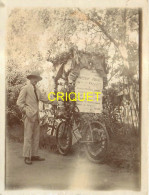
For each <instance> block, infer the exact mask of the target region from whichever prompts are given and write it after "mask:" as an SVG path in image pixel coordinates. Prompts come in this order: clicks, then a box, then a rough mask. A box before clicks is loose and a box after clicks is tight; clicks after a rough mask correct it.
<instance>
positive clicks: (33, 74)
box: [27, 71, 42, 81]
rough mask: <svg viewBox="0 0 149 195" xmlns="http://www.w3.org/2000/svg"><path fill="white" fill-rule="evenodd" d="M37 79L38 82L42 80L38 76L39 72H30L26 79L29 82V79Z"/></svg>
mask: <svg viewBox="0 0 149 195" xmlns="http://www.w3.org/2000/svg"><path fill="white" fill-rule="evenodd" d="M35 77H36V78H38V80H39V81H41V80H42V77H41V76H40V74H39V72H37V71H34V72H32V73H31V74H29V75H28V76H27V78H28V79H29V80H30V79H31V78H35Z"/></svg>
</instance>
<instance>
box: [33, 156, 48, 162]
mask: <svg viewBox="0 0 149 195" xmlns="http://www.w3.org/2000/svg"><path fill="white" fill-rule="evenodd" d="M31 160H32V161H44V160H45V159H44V158H41V157H40V156H32V157H31Z"/></svg>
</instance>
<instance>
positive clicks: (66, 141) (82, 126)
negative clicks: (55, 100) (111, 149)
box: [56, 105, 109, 163]
mask: <svg viewBox="0 0 149 195" xmlns="http://www.w3.org/2000/svg"><path fill="white" fill-rule="evenodd" d="M66 113H67V114H66V115H63V116H59V118H61V119H63V121H62V122H60V123H59V125H58V127H57V129H56V141H57V148H58V151H59V153H60V154H62V155H67V154H68V153H69V152H70V150H71V147H72V136H74V137H75V138H76V139H77V141H78V142H79V143H81V144H83V145H84V146H85V153H86V155H87V157H88V159H89V160H91V161H92V162H95V163H100V162H102V161H103V160H104V159H105V157H106V154H107V150H108V146H109V135H108V132H107V130H106V128H105V126H104V125H103V124H102V123H100V122H98V121H91V122H89V121H87V120H84V119H83V118H82V117H81V113H80V112H79V109H78V107H77V106H76V105H75V106H74V107H73V108H71V109H70V108H69V107H68V109H67V110H66ZM78 133H79V136H78Z"/></svg>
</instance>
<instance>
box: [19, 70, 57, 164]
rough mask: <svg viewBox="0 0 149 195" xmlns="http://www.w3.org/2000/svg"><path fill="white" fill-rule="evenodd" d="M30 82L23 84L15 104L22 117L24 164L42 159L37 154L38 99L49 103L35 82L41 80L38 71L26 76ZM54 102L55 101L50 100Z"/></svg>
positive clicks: (38, 132) (38, 130)
mask: <svg viewBox="0 0 149 195" xmlns="http://www.w3.org/2000/svg"><path fill="white" fill-rule="evenodd" d="M27 78H28V79H29V80H30V84H28V85H25V86H24V87H23V88H22V90H21V92H20V94H19V97H18V100H17V105H18V106H19V108H20V110H21V111H22V113H23V118H24V146H23V157H24V161H25V163H26V164H28V165H31V164H32V161H43V160H45V159H44V158H41V157H40V156H38V148H39V136H40V125H39V101H42V102H44V103H51V102H49V100H48V97H44V96H43V95H42V94H41V92H40V91H39V89H38V88H37V87H36V84H37V83H38V82H39V81H40V80H42V78H41V77H40V75H39V73H38V72H32V73H31V74H30V75H28V76H27ZM52 104H55V102H52Z"/></svg>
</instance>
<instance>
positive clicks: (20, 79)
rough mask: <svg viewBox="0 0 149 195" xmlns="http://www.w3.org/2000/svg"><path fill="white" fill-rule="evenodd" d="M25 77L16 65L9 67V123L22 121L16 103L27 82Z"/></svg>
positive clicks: (7, 111) (7, 106)
mask: <svg viewBox="0 0 149 195" xmlns="http://www.w3.org/2000/svg"><path fill="white" fill-rule="evenodd" d="M25 81H26V79H25V77H24V75H23V73H22V72H20V71H19V70H18V69H17V68H16V67H15V65H14V66H8V67H7V77H6V97H7V102H6V117H7V124H8V125H13V124H19V123H21V112H20V110H19V108H18V107H17V105H16V102H17V98H18V95H19V92H20V89H21V87H22V86H24V84H25Z"/></svg>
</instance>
